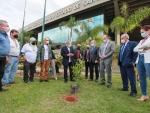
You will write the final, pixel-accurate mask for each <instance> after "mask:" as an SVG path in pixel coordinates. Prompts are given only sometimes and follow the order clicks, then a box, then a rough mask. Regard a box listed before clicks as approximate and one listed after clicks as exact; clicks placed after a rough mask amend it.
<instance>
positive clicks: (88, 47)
mask: <svg viewBox="0 0 150 113" xmlns="http://www.w3.org/2000/svg"><path fill="white" fill-rule="evenodd" d="M89 53H90V45H89V44H87V45H86V50H85V53H84V60H85V79H87V78H88V70H89V69H90V64H89V62H87V60H88V56H89Z"/></svg>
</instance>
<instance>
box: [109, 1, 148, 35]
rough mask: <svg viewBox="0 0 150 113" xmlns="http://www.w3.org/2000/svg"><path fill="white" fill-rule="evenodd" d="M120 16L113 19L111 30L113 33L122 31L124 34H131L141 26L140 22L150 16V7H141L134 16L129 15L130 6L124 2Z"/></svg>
mask: <svg viewBox="0 0 150 113" xmlns="http://www.w3.org/2000/svg"><path fill="white" fill-rule="evenodd" d="M120 14H121V15H120V16H117V17H116V18H114V19H113V21H112V22H111V24H110V28H111V30H112V32H114V31H115V29H116V30H120V31H121V32H122V33H128V32H131V31H132V30H133V29H134V28H136V27H138V26H140V22H142V21H143V20H144V19H145V18H147V17H149V15H150V8H149V7H141V8H139V9H138V10H136V11H135V12H134V13H133V14H131V15H129V13H128V5H127V3H125V2H123V3H122V6H121V8H120Z"/></svg>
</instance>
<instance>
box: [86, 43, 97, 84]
mask: <svg viewBox="0 0 150 113" xmlns="http://www.w3.org/2000/svg"><path fill="white" fill-rule="evenodd" d="M98 53H99V48H98V47H97V46H96V41H95V40H92V41H91V48H90V53H89V55H88V60H87V62H89V63H90V79H89V81H93V78H94V77H93V67H95V74H96V77H95V82H98V77H99V73H98V59H99V54H98Z"/></svg>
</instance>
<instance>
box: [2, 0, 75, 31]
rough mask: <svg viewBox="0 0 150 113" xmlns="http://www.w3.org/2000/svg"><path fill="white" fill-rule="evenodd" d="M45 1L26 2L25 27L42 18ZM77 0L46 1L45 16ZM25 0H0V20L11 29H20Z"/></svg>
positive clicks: (30, 0)
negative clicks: (4, 21)
mask: <svg viewBox="0 0 150 113" xmlns="http://www.w3.org/2000/svg"><path fill="white" fill-rule="evenodd" d="M44 1H45V0H27V4H26V15H25V26H26V25H28V24H30V23H32V22H34V21H36V20H38V19H40V18H42V17H43V12H44ZM76 1H78V0H47V5H46V15H48V14H50V13H53V12H54V11H57V10H59V9H61V8H63V7H65V6H67V5H70V4H72V3H74V2H76ZM24 4H25V0H1V8H0V19H2V20H6V21H7V22H8V24H9V26H10V28H11V29H19V28H21V27H22V22H23V14H24Z"/></svg>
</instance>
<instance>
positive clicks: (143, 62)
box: [134, 25, 150, 101]
mask: <svg viewBox="0 0 150 113" xmlns="http://www.w3.org/2000/svg"><path fill="white" fill-rule="evenodd" d="M141 36H142V37H143V39H142V40H141V41H140V43H139V44H138V45H137V46H136V47H135V48H134V52H138V53H139V54H138V57H137V60H136V67H137V69H138V74H139V76H140V87H141V92H142V97H141V98H140V99H137V100H139V101H146V100H148V99H149V97H148V95H147V80H146V78H147V75H148V77H149V79H150V25H145V26H143V27H142V28H141Z"/></svg>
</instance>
